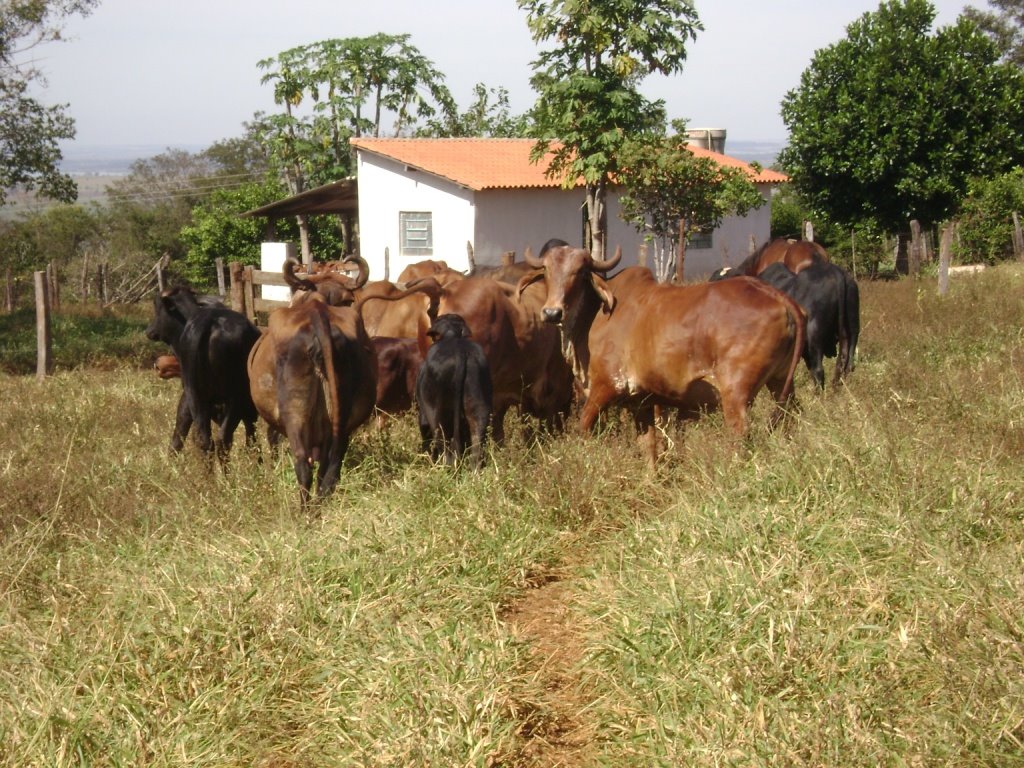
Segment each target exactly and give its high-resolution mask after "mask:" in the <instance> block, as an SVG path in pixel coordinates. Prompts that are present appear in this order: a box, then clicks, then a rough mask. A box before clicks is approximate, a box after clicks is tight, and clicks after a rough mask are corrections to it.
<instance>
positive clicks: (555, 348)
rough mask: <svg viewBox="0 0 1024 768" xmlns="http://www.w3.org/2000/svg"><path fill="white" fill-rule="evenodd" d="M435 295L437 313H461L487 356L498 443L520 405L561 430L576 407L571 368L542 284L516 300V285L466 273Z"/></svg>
mask: <svg viewBox="0 0 1024 768" xmlns="http://www.w3.org/2000/svg"><path fill="white" fill-rule="evenodd" d="M419 282H420V283H422V282H424V281H419ZM414 287H418V284H414V285H410V288H414ZM436 297H437V316H438V317H441V316H443V315H446V314H456V315H461V316H462V317H463V318H464V319H465V321H466V325H468V326H469V329H470V332H471V333H472V338H473V340H474V341H475V342H476V343H478V344H479V345H480V346H481V347H482V348H483V350H484V354H485V355H486V356H487V361H488V363H489V364H490V367H491V378H492V380H493V387H494V409H493V415H492V427H493V428H492V435H493V437H494V440H495V442H501V441H502V440H503V439H504V420H505V412H506V411H507V410H508V409H509V408H510V407H511V406H512V405H515V404H519V405H520V406H521V408H522V409H523V410H524V411H526V412H527V413H528V414H530V415H531V416H534V417H536V418H538V419H540V420H541V421H543V422H544V423H545V425H546V426H547V427H549V428H560V427H561V426H562V423H563V422H564V419H565V417H566V416H567V415H568V413H569V409H570V407H571V405H572V398H573V382H572V371H571V370H570V368H569V366H568V364H567V363H566V362H565V360H564V359H563V358H562V354H561V352H560V351H559V337H558V331H557V329H555V328H552V327H550V326H548V325H546V324H545V323H544V322H543V321H542V319H541V317H540V308H541V305H542V304H543V303H544V289H543V287H542V286H539V285H538V286H535V287H533V288H527V289H526V290H524V291H522V292H521V296H520V297H519V300H517V298H516V297H517V290H516V288H515V287H514V286H511V285H508V284H506V283H502V282H498V281H497V280H491V279H490V278H486V277H467V278H466V279H465V280H459V281H457V282H454V283H449V284H448V285H446V286H443V287H439V290H438V291H437V292H436Z"/></svg>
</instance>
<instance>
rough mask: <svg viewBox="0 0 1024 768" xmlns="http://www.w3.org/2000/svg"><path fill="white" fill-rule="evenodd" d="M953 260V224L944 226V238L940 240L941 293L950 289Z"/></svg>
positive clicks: (941, 294)
mask: <svg viewBox="0 0 1024 768" xmlns="http://www.w3.org/2000/svg"><path fill="white" fill-rule="evenodd" d="M952 260H953V224H952V223H949V224H946V225H944V226H943V227H942V240H941V241H939V295H940V296H945V295H946V292H947V291H948V290H949V264H950V262H951V261H952Z"/></svg>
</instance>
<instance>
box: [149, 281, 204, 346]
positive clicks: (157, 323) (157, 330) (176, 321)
mask: <svg viewBox="0 0 1024 768" xmlns="http://www.w3.org/2000/svg"><path fill="white" fill-rule="evenodd" d="M198 306H199V305H198V303H197V302H196V298H195V295H194V294H193V293H192V292H191V291H189V290H187V289H182V288H172V289H171V290H169V291H164V292H163V293H161V294H159V295H157V297H156V298H155V299H154V300H153V319H152V320H151V321H150V323H149V325H148V326H147V327H146V338H147V339H149V340H150V341H162V342H164V343H165V344H172V345H173V344H175V343H176V342H177V341H178V339H179V338H180V337H181V332H182V331H183V330H184V328H185V323H187V322H188V318H189V317H191V316H192V311H190V310H193V309H195V308H198Z"/></svg>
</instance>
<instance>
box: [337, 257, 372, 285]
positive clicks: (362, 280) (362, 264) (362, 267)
mask: <svg viewBox="0 0 1024 768" xmlns="http://www.w3.org/2000/svg"><path fill="white" fill-rule="evenodd" d="M343 262H344V263H348V264H355V265H356V266H357V267H359V272H357V273H356V276H355V278H354V279H353V280H352V285H351V286H350V288H351V289H352V290H353V291H356V290H359V289H360V288H362V287H363V286H364V285H366V283H367V281H368V280H369V279H370V265H369V264H367V263H366V259H364V258H363V257H362V256H359V255H358V254H355V253H350V254H349V255H348V256H346V257H345V258H344V259H343Z"/></svg>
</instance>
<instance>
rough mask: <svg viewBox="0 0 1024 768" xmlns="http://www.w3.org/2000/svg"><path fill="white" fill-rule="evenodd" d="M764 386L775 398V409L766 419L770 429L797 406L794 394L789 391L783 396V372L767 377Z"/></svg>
mask: <svg viewBox="0 0 1024 768" xmlns="http://www.w3.org/2000/svg"><path fill="white" fill-rule="evenodd" d="M765 388H766V389H767V390H768V391H769V392H771V394H772V399H773V400H775V410H774V411H772V415H771V418H770V419H769V421H768V427H769V428H770V429H775V427H777V426H778V424H779V422H780V421H782V419H783V418H784V417H785V416H786V413H787V411H788V410H795V409H796V408H797V402H796V395H795V394H793V392H792V391H790V393H789V397H786V396H785V391H786V376H785V374H782V375H780V376H777V377H775V378H772V379H769V380H768V381H767V382H765ZM723 407H724V406H723Z"/></svg>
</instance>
